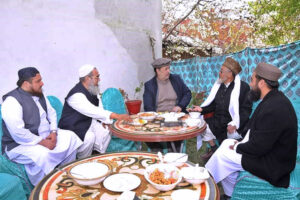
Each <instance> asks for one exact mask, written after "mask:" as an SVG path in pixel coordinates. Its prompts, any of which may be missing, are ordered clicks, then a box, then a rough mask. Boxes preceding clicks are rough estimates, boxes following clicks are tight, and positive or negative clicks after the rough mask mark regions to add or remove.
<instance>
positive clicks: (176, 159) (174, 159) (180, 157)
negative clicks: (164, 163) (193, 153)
mask: <svg viewBox="0 0 300 200" xmlns="http://www.w3.org/2000/svg"><path fill="white" fill-rule="evenodd" d="M185 156H187V154H183V155H181V156H179V157H178V158H175V159H174V160H171V161H169V162H175V161H177V160H179V159H180V158H183V157H185Z"/></svg>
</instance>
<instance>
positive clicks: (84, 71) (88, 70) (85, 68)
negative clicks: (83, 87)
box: [78, 65, 96, 78]
mask: <svg viewBox="0 0 300 200" xmlns="http://www.w3.org/2000/svg"><path fill="white" fill-rule="evenodd" d="M95 68H96V67H95V66H93V65H82V66H81V67H80V68H79V70H78V74H79V78H82V77H85V76H86V75H88V74H89V73H91V72H92V71H93V69H95Z"/></svg>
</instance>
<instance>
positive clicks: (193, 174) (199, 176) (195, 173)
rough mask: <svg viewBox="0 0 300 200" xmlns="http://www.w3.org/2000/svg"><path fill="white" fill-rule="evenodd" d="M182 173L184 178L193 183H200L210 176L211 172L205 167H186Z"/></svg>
mask: <svg viewBox="0 0 300 200" xmlns="http://www.w3.org/2000/svg"><path fill="white" fill-rule="evenodd" d="M181 173H182V176H183V178H184V180H185V181H186V182H188V183H191V184H200V183H203V182H204V181H205V180H207V179H208V178H209V173H208V171H207V169H206V168H204V167H198V166H196V167H184V168H182V169H181Z"/></svg>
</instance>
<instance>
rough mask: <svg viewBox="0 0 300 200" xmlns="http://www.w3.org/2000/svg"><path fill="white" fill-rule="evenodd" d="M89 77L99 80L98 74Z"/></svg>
mask: <svg viewBox="0 0 300 200" xmlns="http://www.w3.org/2000/svg"><path fill="white" fill-rule="evenodd" d="M89 77H91V78H92V79H96V80H99V79H100V74H98V75H97V76H89Z"/></svg>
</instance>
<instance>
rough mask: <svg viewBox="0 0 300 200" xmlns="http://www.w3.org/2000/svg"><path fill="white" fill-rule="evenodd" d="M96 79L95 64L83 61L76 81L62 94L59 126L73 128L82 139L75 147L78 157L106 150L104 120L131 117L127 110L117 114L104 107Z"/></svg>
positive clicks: (109, 137)
mask: <svg viewBox="0 0 300 200" xmlns="http://www.w3.org/2000/svg"><path fill="white" fill-rule="evenodd" d="M99 81H100V74H99V72H98V70H97V68H96V67H94V66H92V65H83V66H82V67H81V68H80V69H79V83H77V84H76V85H75V86H74V87H73V88H72V89H71V90H70V92H69V93H68V95H67V97H66V98H65V103H64V107H63V111H62V115H61V119H60V121H59V124H58V126H59V127H60V128H63V129H67V130H71V131H74V132H75V133H76V134H77V135H78V136H79V138H80V139H81V140H82V141H83V144H82V145H81V146H80V147H79V149H78V153H77V157H78V158H85V157H87V156H90V155H91V154H92V151H93V150H96V151H98V152H100V153H104V152H105V151H106V148H107V146H108V144H109V142H110V139H111V136H110V132H109V130H108V128H107V127H106V126H105V124H110V123H112V119H123V120H126V121H130V120H131V119H130V117H129V115H127V114H122V115H120V114H116V113H112V112H110V111H108V110H104V109H103V107H102V103H101V99H100V97H99V94H100V90H99V86H98V82H99ZM101 123H102V125H101Z"/></svg>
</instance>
